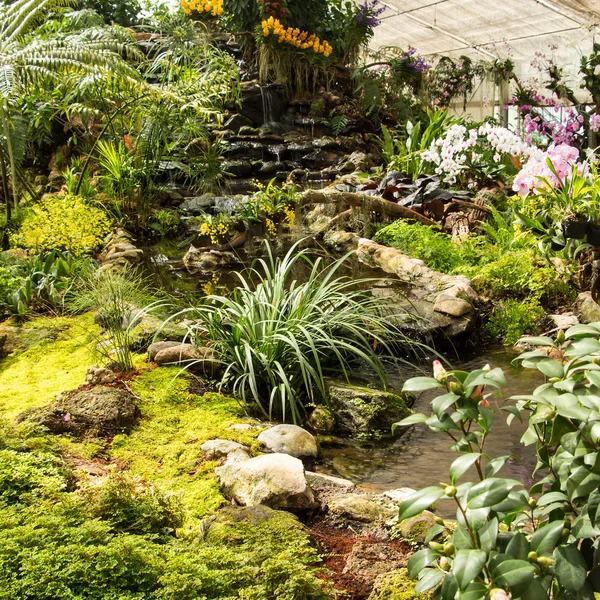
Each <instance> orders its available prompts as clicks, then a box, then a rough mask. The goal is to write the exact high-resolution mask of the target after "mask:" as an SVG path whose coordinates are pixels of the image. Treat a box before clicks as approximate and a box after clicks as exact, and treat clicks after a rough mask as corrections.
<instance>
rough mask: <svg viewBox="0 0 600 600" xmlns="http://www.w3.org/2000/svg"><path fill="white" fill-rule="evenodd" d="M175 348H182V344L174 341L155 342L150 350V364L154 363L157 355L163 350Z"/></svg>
mask: <svg viewBox="0 0 600 600" xmlns="http://www.w3.org/2000/svg"><path fill="white" fill-rule="evenodd" d="M175 346H181V342H176V341H174V340H165V341H164V342H154V343H153V344H152V345H151V346H150V347H149V348H148V360H149V361H150V362H154V359H155V358H156V355H157V354H158V353H159V352H160V351H161V350H166V349H167V348H174V347H175Z"/></svg>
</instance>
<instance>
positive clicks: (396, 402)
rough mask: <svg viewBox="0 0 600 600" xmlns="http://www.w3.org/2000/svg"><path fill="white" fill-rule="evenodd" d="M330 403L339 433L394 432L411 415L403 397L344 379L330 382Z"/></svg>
mask: <svg viewBox="0 0 600 600" xmlns="http://www.w3.org/2000/svg"><path fill="white" fill-rule="evenodd" d="M328 385H329V404H330V406H331V409H332V411H333V414H334V415H335V425H336V430H337V431H339V432H340V433H350V434H357V433H360V434H363V435H364V434H369V433H371V434H372V433H376V432H383V433H391V427H392V425H393V424H394V423H397V422H398V421H400V420H402V419H403V418H404V417H407V416H408V415H409V414H410V410H409V409H408V408H407V406H406V402H405V401H404V399H403V398H402V397H401V396H398V395H396V394H392V393H390V392H384V391H381V390H374V389H371V388H367V387H362V386H357V385H352V384H348V383H344V382H338V381H330V382H329V384H328Z"/></svg>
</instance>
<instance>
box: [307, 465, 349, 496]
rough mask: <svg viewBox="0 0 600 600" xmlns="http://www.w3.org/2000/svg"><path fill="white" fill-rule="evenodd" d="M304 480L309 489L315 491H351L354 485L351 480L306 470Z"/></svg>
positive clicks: (337, 492)
mask: <svg viewBox="0 0 600 600" xmlns="http://www.w3.org/2000/svg"><path fill="white" fill-rule="evenodd" d="M305 475H306V481H308V484H309V485H310V487H311V489H312V490H313V491H315V492H335V493H336V494H340V493H348V492H352V491H354V490H355V489H356V486H355V485H354V483H352V481H348V480H347V479H342V478H341V477H333V476H332V475H325V474H324V473H315V472H314V471H306V473H305Z"/></svg>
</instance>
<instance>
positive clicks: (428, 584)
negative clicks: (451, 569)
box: [415, 569, 446, 594]
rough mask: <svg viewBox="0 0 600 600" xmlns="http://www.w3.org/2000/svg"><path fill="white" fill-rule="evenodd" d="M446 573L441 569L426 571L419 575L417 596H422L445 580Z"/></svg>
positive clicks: (416, 589)
mask: <svg viewBox="0 0 600 600" xmlns="http://www.w3.org/2000/svg"><path fill="white" fill-rule="evenodd" d="M445 574H446V573H444V571H441V570H440V569H425V570H424V571H421V574H420V575H419V582H418V583H417V585H415V594H422V593H423V592H426V591H427V590H430V589H431V588H434V587H435V586H436V585H438V584H439V583H440V581H442V579H444V575H445Z"/></svg>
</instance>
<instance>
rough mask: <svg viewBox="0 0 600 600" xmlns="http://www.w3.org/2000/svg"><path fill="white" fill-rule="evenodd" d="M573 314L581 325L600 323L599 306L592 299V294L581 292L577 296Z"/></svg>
mask: <svg viewBox="0 0 600 600" xmlns="http://www.w3.org/2000/svg"><path fill="white" fill-rule="evenodd" d="M573 312H574V313H575V314H576V315H577V316H578V317H579V320H580V321H581V322H582V323H597V322H598V321H600V305H599V304H598V303H597V302H596V301H595V300H594V299H593V298H592V292H582V293H581V294H579V296H577V300H576V301H575V305H574V311H573Z"/></svg>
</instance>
